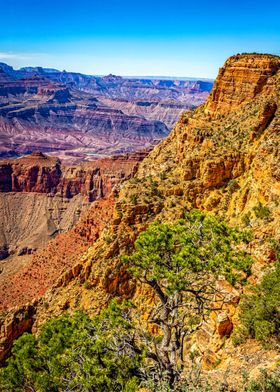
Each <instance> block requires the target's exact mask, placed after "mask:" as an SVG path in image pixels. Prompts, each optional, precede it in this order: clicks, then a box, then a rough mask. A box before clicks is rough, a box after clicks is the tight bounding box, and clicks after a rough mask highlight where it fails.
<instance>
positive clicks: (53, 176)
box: [0, 152, 145, 259]
mask: <svg viewBox="0 0 280 392" xmlns="http://www.w3.org/2000/svg"><path fill="white" fill-rule="evenodd" d="M144 156H145V153H144V152H142V153H139V154H136V153H135V154H133V155H132V156H131V157H130V156H129V155H123V156H115V157H112V158H104V159H100V160H98V161H95V162H91V163H86V164H83V165H80V166H77V167H66V166H63V165H62V164H61V162H60V161H59V160H58V159H56V158H51V157H48V156H46V155H44V154H42V153H33V154H31V155H29V156H26V157H23V158H19V159H16V160H13V161H12V160H11V161H5V162H2V163H0V206H1V214H0V222H1V223H0V250H1V252H0V256H1V257H0V259H5V258H7V257H8V256H9V255H15V254H18V255H24V254H29V253H33V252H34V251H36V250H37V249H38V248H40V247H41V246H42V245H44V244H46V242H47V241H48V240H49V239H50V238H52V237H54V236H56V235H57V234H58V233H61V232H64V231H68V230H70V229H71V228H72V227H73V226H74V225H75V224H76V223H77V221H78V219H79V217H80V215H81V214H82V213H83V211H85V210H86V209H88V208H89V205H90V204H89V203H91V202H93V201H95V200H99V199H104V198H107V197H109V195H110V194H112V192H113V191H114V189H115V188H116V187H117V185H118V184H119V183H120V182H121V181H123V180H124V179H125V178H127V177H129V176H131V175H133V173H134V172H135V170H136V167H137V165H138V163H139V161H141V160H142V159H143V158H144Z"/></svg>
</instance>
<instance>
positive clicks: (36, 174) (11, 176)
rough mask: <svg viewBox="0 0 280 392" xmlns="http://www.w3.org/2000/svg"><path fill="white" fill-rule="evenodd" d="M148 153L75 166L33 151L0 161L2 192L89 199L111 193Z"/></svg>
mask: <svg viewBox="0 0 280 392" xmlns="http://www.w3.org/2000/svg"><path fill="white" fill-rule="evenodd" d="M145 154H146V153H145V152H140V153H139V154H138V153H135V154H132V155H128V154H126V155H119V156H115V157H112V158H103V159H100V160H97V161H95V162H91V163H85V164H81V165H79V166H75V167H68V166H63V165H62V163H61V161H60V160H58V159H57V158H52V157H50V156H47V155H45V154H43V153H41V152H34V153H32V154H31V155H27V156H25V157H22V158H18V159H16V160H9V161H2V162H1V161H0V192H37V193H44V194H49V195H52V196H55V195H59V196H61V197H64V198H66V199H71V198H72V197H74V196H75V195H82V196H86V197H87V199H88V201H94V200H96V199H98V198H102V197H106V196H108V195H109V194H110V193H111V192H112V190H113V188H114V186H115V185H116V183H117V182H118V181H119V180H120V179H122V178H125V177H127V176H128V175H130V174H132V173H133V171H134V170H135V168H134V166H135V164H137V162H140V161H141V160H142V159H143V158H144V156H145Z"/></svg>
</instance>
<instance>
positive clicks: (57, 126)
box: [0, 63, 212, 163]
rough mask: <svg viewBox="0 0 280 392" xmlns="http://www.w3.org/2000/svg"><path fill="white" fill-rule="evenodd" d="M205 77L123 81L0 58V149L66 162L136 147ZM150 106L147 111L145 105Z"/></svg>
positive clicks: (192, 96) (158, 130) (199, 89)
mask: <svg viewBox="0 0 280 392" xmlns="http://www.w3.org/2000/svg"><path fill="white" fill-rule="evenodd" d="M211 87H212V83H211V82H199V81H184V82H181V81H174V82H172V81H157V80H127V79H123V78H121V77H115V76H111V75H109V76H108V77H90V76H86V75H81V74H74V73H67V72H59V71H52V70H44V69H43V68H34V69H33V68H23V69H21V70H18V71H15V70H14V69H13V68H12V67H9V66H7V65H6V64H2V63H1V64H0V140H1V145H0V156H2V157H9V156H10V157H12V156H16V155H23V154H28V153H30V152H32V151H36V150H40V151H43V152H52V153H53V154H54V155H55V156H59V157H61V158H62V159H63V160H64V161H67V160H68V163H73V162H78V161H81V160H92V159H93V158H94V157H95V156H96V155H99V156H104V155H105V156H108V155H112V154H113V153H122V152H129V151H136V150H139V149H142V148H146V147H148V146H150V145H151V144H153V143H154V142H155V141H158V140H160V139H162V138H164V137H166V136H167V134H168V133H169V130H170V129H171V127H172V126H173V125H174V123H175V122H176V121H177V119H178V118H179V115H180V113H181V112H182V111H183V110H185V109H186V108H190V107H194V106H197V105H199V104H200V103H201V102H203V101H204V100H205V99H206V97H207V95H208V93H209V91H210V90H211ZM149 107H150V109H152V110H147V108H149Z"/></svg>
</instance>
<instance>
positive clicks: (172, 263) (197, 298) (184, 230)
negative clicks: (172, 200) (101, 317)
mask: <svg viewBox="0 0 280 392" xmlns="http://www.w3.org/2000/svg"><path fill="white" fill-rule="evenodd" d="M248 240H249V236H248V234H245V233H241V232H240V231H239V230H237V229H235V228H230V227H229V226H228V225H227V224H226V223H224V222H222V221H221V220H219V219H217V218H215V217H213V216H210V215H205V214H203V213H201V212H199V211H197V210H194V211H193V212H191V213H188V214H187V215H186V217H185V219H182V220H179V221H178V222H176V223H173V224H168V223H154V224H152V225H151V226H150V227H149V228H148V229H147V230H146V231H145V232H143V233H142V234H140V236H139V237H138V239H137V240H136V242H135V251H134V253H133V254H132V255H131V256H127V257H125V258H124V261H125V262H126V263H128V264H129V270H130V272H131V273H132V274H133V276H134V277H136V278H137V279H138V280H139V281H140V282H141V283H142V284H145V285H148V286H150V288H151V289H152V290H153V292H154V294H155V297H156V302H155V305H154V306H153V309H152V310H151V312H150V316H149V320H148V323H149V324H153V325H155V326H156V327H157V329H158V334H157V336H155V335H153V334H150V335H149V336H147V334H146V339H145V345H146V347H145V350H146V354H147V357H148V358H150V363H153V365H152V366H151V367H150V371H152V372H153V377H154V378H155V380H156V381H157V380H162V379H165V380H166V381H167V382H168V384H169V386H170V387H171V388H173V387H174V385H175V384H176V383H177V382H178V380H179V379H180V375H181V374H182V372H183V370H184V364H185V358H184V354H185V343H186V339H187V338H188V337H189V336H190V335H192V334H193V333H194V332H195V331H197V330H198V329H199V328H200V326H201V325H202V323H203V321H204V320H206V318H207V316H208V315H209V312H210V311H211V310H215V309H216V310H218V309H221V308H222V306H223V302H224V295H223V293H222V292H221V291H219V289H218V287H217V285H216V280H217V277H218V276H219V275H223V276H224V277H225V278H226V279H227V280H229V281H230V282H231V283H235V282H237V281H238V280H242V279H244V277H245V275H246V274H248V273H249V271H250V266H251V258H250V257H249V255H248V254H247V253H246V252H245V251H244V250H242V243H243V242H247V241H248ZM240 271H243V273H242V274H241V273H240ZM244 272H245V274H244ZM144 335H145V333H143V332H142V333H141V334H139V336H141V338H140V339H139V341H141V340H142V344H143V336H144ZM151 361H152V362H151Z"/></svg>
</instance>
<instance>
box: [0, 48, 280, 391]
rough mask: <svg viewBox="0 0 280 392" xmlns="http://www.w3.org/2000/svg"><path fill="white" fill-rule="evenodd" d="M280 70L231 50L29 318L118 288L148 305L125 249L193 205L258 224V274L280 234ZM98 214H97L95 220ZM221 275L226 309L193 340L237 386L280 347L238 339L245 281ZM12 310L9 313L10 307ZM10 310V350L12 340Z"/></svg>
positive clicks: (99, 304)
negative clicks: (206, 91)
mask: <svg viewBox="0 0 280 392" xmlns="http://www.w3.org/2000/svg"><path fill="white" fill-rule="evenodd" d="M279 70H280V58H279V57H277V56H267V55H249V54H244V55H238V56H234V57H232V58H230V59H229V60H228V62H226V64H225V66H224V68H223V70H222V71H221V72H220V73H219V76H218V78H217V80H216V82H215V85H214V88H213V93H212V94H210V96H209V98H208V100H207V102H206V103H205V104H204V105H202V106H200V107H199V108H197V109H195V110H192V111H189V112H187V113H186V114H184V115H183V116H182V117H181V120H180V121H179V122H178V123H177V125H176V126H175V128H174V130H173V131H172V132H171V134H170V135H169V136H168V137H167V138H166V139H165V140H164V141H163V142H161V143H160V144H158V145H157V146H156V147H155V148H154V149H153V151H152V152H151V153H150V154H149V155H148V156H147V157H146V158H145V159H144V160H143V161H142V162H141V163H140V164H139V167H138V169H137V171H136V173H135V175H134V177H133V178H130V179H128V180H127V181H126V182H124V183H123V184H121V186H119V187H117V188H116V191H115V200H114V202H113V204H112V210H111V211H112V212H111V218H110V217H109V218H108V221H107V223H106V226H105V227H104V228H103V230H102V231H101V232H100V233H99V237H98V239H97V240H96V242H94V243H92V246H90V247H89V248H88V249H87V250H86V251H85V252H83V255H82V256H80V257H78V258H77V259H76V261H75V263H74V264H73V265H72V266H71V268H70V267H69V268H68V269H65V270H64V271H63V272H61V273H60V276H59V277H57V279H56V280H55V279H53V281H54V280H55V283H54V284H53V285H52V287H51V288H50V289H49V290H48V291H46V292H45V294H44V296H43V297H42V298H41V299H39V300H38V302H37V303H36V306H34V312H35V313H36V321H35V320H33V316H32V317H28V316H27V317H26V319H25V320H24V322H23V321H22V323H23V325H25V324H24V323H27V321H28V320H29V321H30V320H31V321H30V323H31V324H32V326H33V327H32V328H33V330H34V331H36V330H37V328H38V327H39V326H40V325H41V323H43V322H44V321H45V320H46V319H47V318H48V317H50V315H52V316H53V315H59V314H61V313H62V312H64V311H65V310H66V309H67V310H69V311H71V310H74V309H77V308H83V309H86V310H87V311H88V312H89V314H95V313H96V312H99V311H100V309H102V308H104V307H105V306H106V305H107V304H108V302H109V301H110V299H111V298H112V297H119V298H131V299H132V300H133V302H134V303H135V305H136V306H137V307H138V309H139V311H140V312H141V313H142V314H143V315H145V314H147V312H148V309H149V306H150V305H151V304H152V303H153V300H154V298H153V296H152V294H151V293H150V292H149V290H146V289H145V287H143V285H138V284H136V282H135V281H134V280H133V279H131V277H130V276H129V274H128V273H127V272H126V271H125V268H124V267H123V264H122V261H121V258H122V256H123V255H126V254H129V253H131V252H132V250H133V246H134V242H135V239H136V238H137V236H138V235H139V233H140V232H141V231H143V230H144V229H145V228H146V227H147V226H148V225H149V224H150V223H151V222H154V221H155V220H157V221H161V222H173V221H174V219H177V218H182V217H184V214H185V213H186V211H189V210H190V209H192V208H198V209H200V210H203V211H208V212H209V213H211V214H214V215H216V216H219V217H222V218H223V219H225V220H226V221H227V222H228V223H229V224H237V225H239V226H240V227H242V228H250V230H251V231H252V233H253V240H252V241H251V242H250V244H248V249H247V250H248V251H249V252H250V253H251V254H252V257H253V259H254V265H253V270H252V275H251V277H250V278H249V279H250V280H249V282H256V281H258V280H259V279H260V277H261V276H262V268H263V267H264V266H266V265H267V264H268V263H271V261H272V259H271V254H272V253H271V248H270V245H269V244H270V243H269V238H271V237H273V238H275V239H276V240H279V239H280V231H279V219H280V203H279V200H280V185H279V181H280V175H279V167H280V161H279V159H280V156H279V142H280V141H279V134H280V133H279V130H280V112H279V95H280V71H279ZM215 91H216V93H214V92H215ZM236 91H238V94H237V93H236ZM243 95H244V97H245V98H242V99H241V98H240V97H242V96H243ZM247 96H248V98H246V97H247ZM239 98H240V99H239ZM260 206H262V207H265V208H266V211H268V218H267V219H264V218H263V217H261V216H259V215H258V214H256V213H255V211H256V208H258V207H259V208H260ZM93 222H94V217H93V218H92V221H91V222H90V223H89V226H91V225H93V224H94V223H93ZM88 230H89V228H87V229H86V232H88ZM249 282H248V283H249ZM217 284H219V285H221V286H222V287H223V291H224V293H225V294H226V295H227V298H228V302H227V304H226V306H225V307H224V308H223V310H222V311H218V310H217V311H215V312H213V314H211V317H209V320H208V321H207V322H205V323H204V325H203V327H202V329H201V331H200V335H199V336H198V339H197V340H193V341H191V342H190V347H191V348H192V349H195V350H197V352H198V353H199V355H200V359H201V361H202V362H201V363H202V364H203V369H204V370H208V371H212V373H213V377H219V376H220V377H223V375H227V377H229V376H230V378H231V380H232V383H233V387H237V388H238V385H239V383H240V380H241V376H242V375H241V373H242V372H241V369H245V370H246V371H247V372H248V373H250V372H253V371H254V370H255V369H256V367H257V366H259V364H260V363H263V364H265V365H266V364H267V365H269V366H270V365H271V366H272V364H273V363H274V362H275V360H276V357H275V353H272V352H270V353H269V355H268V354H267V353H266V352H263V351H261V350H260V349H259V347H258V345H257V343H256V342H253V344H252V342H251V343H249V344H247V345H246V343H245V345H243V346H242V345H241V346H240V347H237V348H236V347H233V344H232V341H231V338H230V333H231V332H230V331H231V330H232V329H233V330H234V328H235V327H236V325H237V323H238V317H237V311H238V302H239V299H240V296H241V294H242V293H243V288H242V287H241V286H236V287H233V286H231V285H230V284H229V283H227V282H226V281H225V280H223V279H222V278H221V279H219V281H218V282H217ZM37 298H39V296H37ZM7 306H8V305H7ZM5 317H6V320H10V319H11V318H12V312H11V313H8V316H7V315H6V316H5ZM15 317H16V316H15ZM2 320H3V321H2V326H3V327H2V328H3V331H4V333H3V336H2V344H3V346H4V347H5V353H6V352H7V351H8V349H9V347H10V344H11V342H10V340H9V328H8V327H6V324H5V318H2ZM16 320H17V318H16V319H15V322H16ZM8 325H10V322H9V324H8ZM28 328H31V326H30V324H28ZM223 331H229V332H226V333H224V332H223ZM247 352H250V355H251V357H250V358H251V359H252V360H251V361H250V362H248V357H247V356H246V353H247ZM232 364H234V365H233V366H232ZM237 390H238V389H237Z"/></svg>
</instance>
